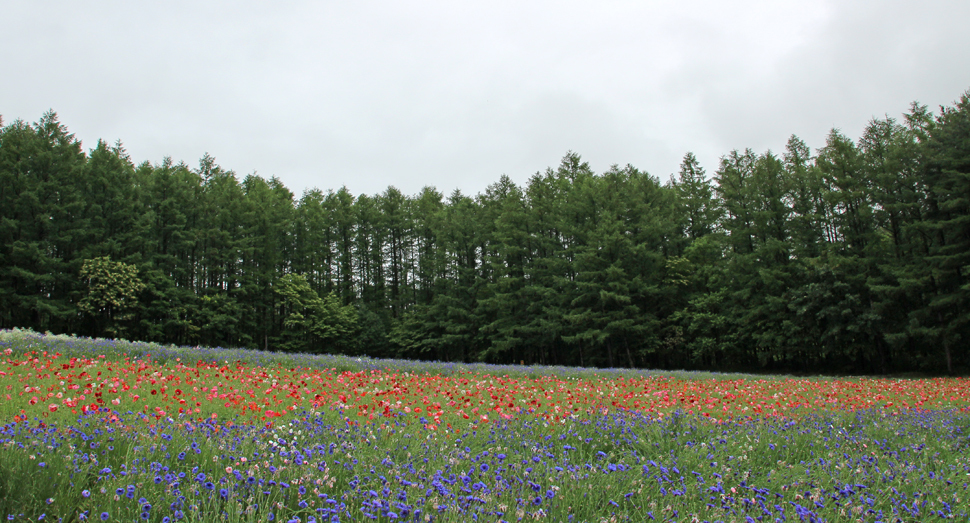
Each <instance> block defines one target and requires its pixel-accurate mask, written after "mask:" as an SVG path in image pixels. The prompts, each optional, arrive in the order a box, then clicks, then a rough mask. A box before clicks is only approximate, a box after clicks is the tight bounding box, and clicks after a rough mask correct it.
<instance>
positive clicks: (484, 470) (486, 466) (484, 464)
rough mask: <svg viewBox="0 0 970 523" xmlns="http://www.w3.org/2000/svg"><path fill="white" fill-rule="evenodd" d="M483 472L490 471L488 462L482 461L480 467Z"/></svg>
mask: <svg viewBox="0 0 970 523" xmlns="http://www.w3.org/2000/svg"><path fill="white" fill-rule="evenodd" d="M478 468H479V469H481V471H482V472H488V463H482V464H481V465H480V466H479V467H478Z"/></svg>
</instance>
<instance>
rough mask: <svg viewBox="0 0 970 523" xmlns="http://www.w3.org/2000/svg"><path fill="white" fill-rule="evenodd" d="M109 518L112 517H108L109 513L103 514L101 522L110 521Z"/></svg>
mask: <svg viewBox="0 0 970 523" xmlns="http://www.w3.org/2000/svg"><path fill="white" fill-rule="evenodd" d="M109 517H110V516H109V515H108V513H107V512H102V513H101V521H108V518H109Z"/></svg>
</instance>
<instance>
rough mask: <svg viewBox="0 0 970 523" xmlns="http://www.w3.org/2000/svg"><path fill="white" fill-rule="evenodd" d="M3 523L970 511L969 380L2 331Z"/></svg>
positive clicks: (887, 517)
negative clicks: (278, 348) (251, 347)
mask: <svg viewBox="0 0 970 523" xmlns="http://www.w3.org/2000/svg"><path fill="white" fill-rule="evenodd" d="M0 357H2V358H3V361H2V362H0V386H2V388H0V394H3V395H4V396H3V398H2V399H3V401H0V420H2V423H3V425H2V429H0V518H2V517H4V516H6V517H7V519H8V520H11V521H72V522H73V521H157V522H163V523H171V522H173V521H193V522H194V521H231V522H236V521H240V522H241V521H247V522H248V521H277V520H278V521H281V522H282V521H285V522H297V521H299V522H301V523H322V522H328V521H332V522H337V521H340V522H348V521H419V522H420V521H441V522H445V521H489V522H498V521H505V522H513V521H532V520H545V521H557V522H558V521H575V522H603V521H606V522H613V521H638V522H639V521H709V522H714V521H724V522H729V521H873V522H875V521H882V522H891V521H892V522H895V521H923V520H934V519H957V520H967V518H968V517H970V515H968V510H967V509H966V508H965V507H966V506H967V505H970V503H968V500H967V498H968V496H970V492H968V490H967V489H968V484H970V458H968V453H967V450H968V447H970V439H968V438H970V381H968V380H967V379H963V378H937V379H922V380H916V379H910V380H899V379H870V378H840V379H835V378H811V379H809V378H793V377H784V376H771V377H766V376H750V375H739V374H716V373H694V372H672V373H671V372H658V371H641V370H630V369H580V368H564V367H520V366H492V365H485V364H474V365H462V364H453V363H440V362H417V361H403V360H401V361H398V360H374V359H368V358H350V357H342V356H330V355H307V354H279V353H266V352H259V351H247V350H229V349H219V348H200V347H174V346H163V345H156V344H147V343H135V342H126V341H121V340H101V339H87V338H75V337H69V336H53V335H42V334H37V333H34V332H30V331H20V330H13V331H0Z"/></svg>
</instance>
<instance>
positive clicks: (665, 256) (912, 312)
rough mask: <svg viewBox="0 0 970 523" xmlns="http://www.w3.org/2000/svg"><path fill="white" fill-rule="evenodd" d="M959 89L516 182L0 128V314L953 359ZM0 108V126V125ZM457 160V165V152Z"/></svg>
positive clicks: (260, 334) (394, 346)
mask: <svg viewBox="0 0 970 523" xmlns="http://www.w3.org/2000/svg"><path fill="white" fill-rule="evenodd" d="M968 97H970V94H964V95H963V96H961V98H960V99H959V100H958V101H957V102H956V103H955V104H954V105H953V106H952V107H943V108H941V109H940V111H939V114H933V113H931V112H930V111H929V110H928V109H927V108H926V107H925V106H922V105H919V104H917V103H914V104H913V105H912V106H911V107H910V109H909V111H908V112H907V113H906V114H904V115H903V117H902V118H901V119H898V120H897V119H894V118H889V117H886V118H882V119H873V120H872V121H871V122H870V123H869V125H868V126H867V127H866V129H865V131H864V132H863V135H862V136H861V137H860V138H859V139H858V140H853V139H851V138H849V137H847V136H845V135H844V134H842V133H841V132H839V131H838V130H832V131H831V132H830V133H829V135H828V136H827V137H826V139H825V145H824V146H823V147H821V148H819V149H818V150H816V151H812V150H810V149H809V147H808V146H807V145H806V144H805V142H804V141H803V140H801V139H800V138H798V137H795V136H792V137H791V138H790V139H789V141H788V144H787V146H786V148H785V150H784V151H778V152H772V151H764V152H756V151H753V150H751V149H745V150H734V151H730V152H728V153H726V154H725V155H724V156H722V158H721V160H720V162H719V164H718V165H717V166H713V171H712V172H711V173H710V174H708V172H707V171H706V170H705V169H704V167H702V166H701V165H700V164H699V162H698V160H697V158H696V157H695V156H694V155H693V154H692V153H687V154H685V156H684V159H683V162H682V164H681V166H680V170H679V172H678V173H676V174H675V175H672V176H671V177H670V179H669V180H668V181H666V182H662V181H661V180H660V179H658V178H657V177H654V176H651V175H650V174H648V173H645V172H643V171H641V170H638V169H637V168H635V167H633V166H630V165H627V166H612V167H611V168H609V169H608V170H606V171H605V172H602V173H595V172H593V170H592V169H591V168H590V166H589V164H588V163H586V162H585V161H583V159H582V158H581V157H580V156H579V155H578V154H576V153H573V152H569V153H567V154H566V155H565V156H564V157H563V158H562V161H561V162H560V164H559V165H558V166H556V167H554V168H553V167H551V168H548V169H546V170H545V171H544V172H537V173H536V174H535V175H534V176H532V177H531V178H530V179H529V180H528V182H527V183H525V184H524V185H522V186H519V185H517V184H516V183H514V182H513V181H512V180H511V179H510V178H508V177H506V176H503V177H501V178H499V179H498V180H497V181H496V182H495V183H493V184H492V185H490V186H489V187H488V188H487V189H486V190H485V191H484V192H483V193H481V194H478V195H474V196H471V195H465V194H462V193H461V192H460V191H455V192H453V193H452V194H451V195H448V196H445V195H443V194H442V193H440V192H438V191H437V190H436V189H435V188H432V187H427V188H425V189H424V190H422V191H421V192H420V193H418V194H416V195H406V194H403V193H401V191H399V190H398V189H396V188H394V187H389V188H388V189H387V190H386V191H384V192H383V193H381V194H375V195H356V196H355V195H353V194H351V193H350V192H349V191H348V190H347V189H346V188H340V189H337V190H329V191H321V190H317V189H312V190H307V191H305V192H304V193H303V194H302V195H299V196H298V197H297V196H295V195H294V194H293V193H292V192H291V191H290V190H289V189H287V188H286V187H285V186H284V185H283V184H282V183H281V182H280V181H279V180H278V179H276V178H269V179H266V178H263V177H260V176H256V175H250V176H245V177H239V176H237V175H236V174H235V173H234V172H233V171H231V170H227V169H224V168H223V167H221V166H219V165H218V164H217V163H216V160H215V158H213V157H212V156H210V155H208V154H207V155H205V156H204V157H203V158H202V159H201V160H200V162H199V164H198V166H197V167H194V168H193V167H190V166H188V165H185V164H183V163H175V162H173V161H171V160H170V159H166V160H164V161H162V162H161V163H159V164H154V165H153V164H150V163H147V162H144V163H141V164H135V163H134V162H133V160H132V159H131V158H130V157H129V155H128V154H127V152H126V151H125V149H124V147H123V146H122V145H121V144H120V143H117V144H115V145H108V144H107V143H105V142H103V141H99V142H97V145H96V146H95V147H94V148H92V149H90V150H87V151H85V150H84V148H83V147H82V145H81V142H80V141H79V140H78V139H77V138H75V136H74V135H72V134H71V133H70V132H69V131H68V130H67V127H66V126H65V125H63V124H62V123H61V122H60V121H59V120H58V118H57V115H56V114H55V113H53V112H48V113H46V114H44V115H43V116H42V117H41V118H40V120H38V121H37V122H36V123H33V124H28V123H26V122H23V121H20V120H17V121H14V122H13V123H10V124H9V125H6V126H4V127H2V129H0V327H30V328H33V329H37V330H44V331H52V332H67V333H75V334H81V335H91V336H125V337H129V338H137V339H143V340H151V341H160V342H171V343H177V344H205V345H223V346H244V347H252V348H263V349H269V350H285V351H301V352H341V353H346V354H366V355H371V356H394V357H406V358H416V359H435V360H446V361H489V362H496V363H509V362H514V363H518V362H525V363H543V364H559V365H585V366H604V367H605V366H614V367H615V366H631V367H654V368H698V369H700V368H703V369H720V370H772V371H782V370H784V371H801V372H822V371H826V372H853V373H885V372H893V371H908V370H915V369H919V370H925V371H931V372H951V373H952V372H957V371H959V370H961V369H967V368H968V367H970V352H968V351H967V349H966V347H967V343H966V340H967V339H970V282H968V280H967V274H968V271H970V98H968ZM0 125H2V124H0ZM456 170H457V171H460V166H456Z"/></svg>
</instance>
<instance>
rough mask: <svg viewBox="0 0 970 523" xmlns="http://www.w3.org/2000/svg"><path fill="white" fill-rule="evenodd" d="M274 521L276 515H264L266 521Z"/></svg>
mask: <svg viewBox="0 0 970 523" xmlns="http://www.w3.org/2000/svg"><path fill="white" fill-rule="evenodd" d="M274 519H276V515H275V514H273V513H272V512H270V513H269V514H267V515H266V521H273V520H274Z"/></svg>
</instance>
